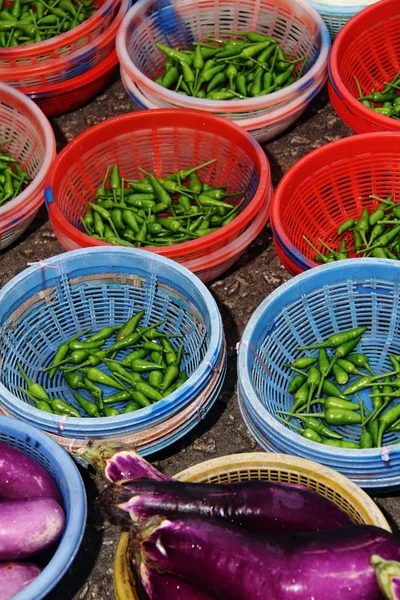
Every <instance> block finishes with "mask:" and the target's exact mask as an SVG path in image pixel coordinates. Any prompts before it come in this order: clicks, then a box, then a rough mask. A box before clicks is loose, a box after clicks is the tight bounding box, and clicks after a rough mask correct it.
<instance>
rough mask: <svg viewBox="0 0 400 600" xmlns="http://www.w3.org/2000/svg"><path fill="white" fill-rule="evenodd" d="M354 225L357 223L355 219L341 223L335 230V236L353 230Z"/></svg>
mask: <svg viewBox="0 0 400 600" xmlns="http://www.w3.org/2000/svg"><path fill="white" fill-rule="evenodd" d="M356 223H357V220H356V219H347V220H346V221H343V223H342V224H341V225H340V227H339V228H338V230H337V234H338V235H342V234H343V233H345V232H346V231H349V230H350V229H353V228H354V226H355V225H356Z"/></svg>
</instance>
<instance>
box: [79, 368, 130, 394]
mask: <svg viewBox="0 0 400 600" xmlns="http://www.w3.org/2000/svg"><path fill="white" fill-rule="evenodd" d="M86 377H87V378H88V379H90V381H92V382H93V383H100V384H102V385H107V386H109V387H114V388H117V389H118V390H123V389H124V387H123V386H122V385H121V384H120V383H118V381H116V380H115V379H113V378H112V377H110V376H109V375H106V374H105V373H103V371H100V370H99V369H96V367H90V368H89V369H88V370H87V373H86Z"/></svg>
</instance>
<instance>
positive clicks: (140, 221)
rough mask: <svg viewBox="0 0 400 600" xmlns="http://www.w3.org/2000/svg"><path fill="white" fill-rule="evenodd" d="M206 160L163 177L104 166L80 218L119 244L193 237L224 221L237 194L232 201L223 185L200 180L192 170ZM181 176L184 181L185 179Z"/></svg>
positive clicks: (234, 211)
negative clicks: (133, 175)
mask: <svg viewBox="0 0 400 600" xmlns="http://www.w3.org/2000/svg"><path fill="white" fill-rule="evenodd" d="M215 161H216V159H213V160H210V161H208V162H206V163H204V164H202V165H199V166H197V167H194V168H192V169H181V170H179V171H177V172H176V173H173V174H171V175H167V177H165V178H160V177H156V176H155V175H154V174H153V173H150V172H146V171H144V170H143V169H140V170H141V171H143V174H144V175H145V177H144V178H143V179H134V180H129V179H128V180H126V179H123V178H122V177H121V174H120V172H119V168H118V164H117V163H115V164H114V165H113V166H112V167H109V168H108V169H107V172H106V174H105V177H104V179H103V182H102V184H101V185H100V186H99V187H98V188H97V190H96V192H95V199H94V200H95V202H88V203H87V204H88V209H87V210H86V213H85V216H84V217H83V218H82V219H81V222H82V225H83V227H84V230H85V232H86V233H87V234H88V235H90V236H91V237H93V238H95V239H98V240H103V241H105V242H108V243H110V244H116V245H122V246H135V247H138V248H140V247H147V246H172V245H173V244H181V243H182V242H187V241H190V240H195V239H198V238H200V237H203V236H205V235H207V234H209V233H212V232H214V231H217V229H219V228H220V227H223V226H224V225H227V224H228V223H230V222H231V221H233V219H235V217H236V216H237V215H238V213H239V209H240V206H241V204H242V202H243V201H244V198H242V199H241V200H240V201H239V202H238V203H237V204H236V205H235V206H233V205H231V204H228V203H227V202H224V199H225V198H230V197H232V196H237V195H239V196H240V195H242V194H243V192H235V193H229V192H227V191H226V186H222V187H213V186H211V185H209V184H208V183H205V182H202V181H201V180H200V179H199V177H198V175H197V171H198V170H199V169H202V168H204V167H206V166H208V165H210V164H212V163H214V162H215ZM186 180H187V184H185V181H186Z"/></svg>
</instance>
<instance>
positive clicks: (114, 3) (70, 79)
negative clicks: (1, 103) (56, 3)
mask: <svg viewBox="0 0 400 600" xmlns="http://www.w3.org/2000/svg"><path fill="white" fill-rule="evenodd" d="M130 4H131V0H96V1H95V3H94V5H95V6H97V8H98V10H97V12H96V13H95V14H94V15H93V16H91V17H90V18H89V19H87V20H86V21H84V22H83V23H81V24H80V25H78V26H77V27H74V28H73V29H71V30H70V31H68V32H66V33H63V34H60V35H58V36H56V37H54V38H51V39H49V40H47V41H44V42H38V43H36V44H30V45H27V46H19V47H17V48H9V49H8V48H0V80H1V81H3V82H5V83H7V84H8V85H10V86H12V87H16V88H18V89H20V90H21V91H22V92H23V93H24V94H26V95H27V96H29V97H30V98H31V99H33V100H35V102H36V103H37V104H38V105H39V106H40V107H41V108H42V110H43V111H44V112H45V113H46V114H47V115H49V116H56V115H59V114H62V113H65V112H68V111H70V110H75V109H76V108H78V107H79V106H81V105H82V104H84V103H85V102H87V101H88V100H90V99H91V98H92V97H93V96H94V95H95V94H96V93H97V92H99V91H100V90H101V89H102V87H103V86H104V85H105V84H106V83H107V82H108V81H109V80H110V78H111V76H112V74H113V72H114V70H115V67H116V65H117V63H118V59H117V55H116V52H115V38H116V35H117V30H118V28H119V26H120V24H121V21H122V19H123V17H124V15H125V13H126V11H127V10H128V8H129V7H130Z"/></svg>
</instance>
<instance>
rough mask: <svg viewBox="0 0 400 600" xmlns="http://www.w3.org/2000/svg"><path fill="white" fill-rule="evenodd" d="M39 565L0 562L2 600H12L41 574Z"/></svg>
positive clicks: (0, 599) (0, 592) (0, 593)
mask: <svg viewBox="0 0 400 600" xmlns="http://www.w3.org/2000/svg"><path fill="white" fill-rule="evenodd" d="M40 572H41V571H40V569H39V567H36V565H32V564H30V563H25V562H5V563H0V600H10V599H11V598H14V596H15V595H16V594H18V592H21V591H22V590H23V589H24V588H25V587H26V586H27V585H29V584H30V583H32V581H33V580H34V579H36V577H37V576H38V575H40Z"/></svg>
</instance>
